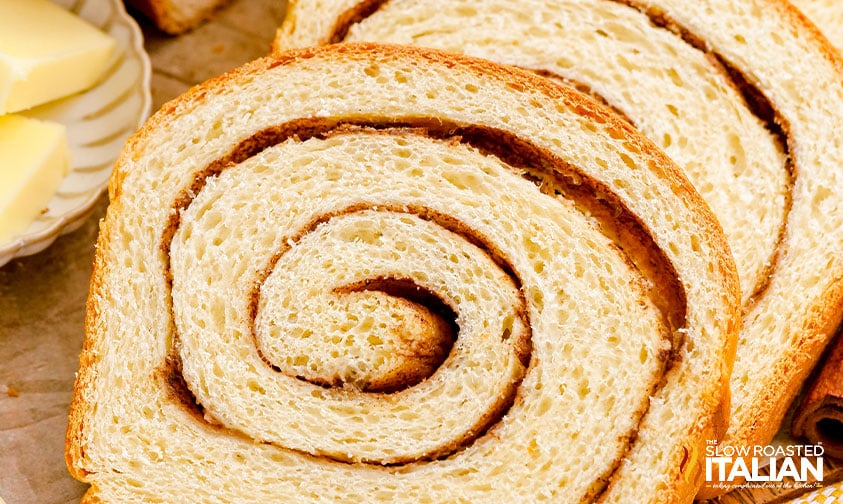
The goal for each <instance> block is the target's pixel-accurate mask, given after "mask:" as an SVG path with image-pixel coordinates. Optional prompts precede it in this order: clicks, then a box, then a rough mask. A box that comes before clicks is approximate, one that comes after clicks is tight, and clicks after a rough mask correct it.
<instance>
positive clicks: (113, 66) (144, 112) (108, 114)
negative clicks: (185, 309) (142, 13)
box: [0, 0, 152, 266]
mask: <svg viewBox="0 0 843 504" xmlns="http://www.w3.org/2000/svg"><path fill="white" fill-rule="evenodd" d="M51 1H52V2H53V3H56V4H58V5H60V6H62V7H64V8H66V9H68V10H70V11H72V12H74V13H76V14H77V15H78V16H80V17H82V18H84V19H86V20H87V21H88V22H90V23H92V24H93V25H94V26H97V27H99V28H100V29H101V30H103V31H104V32H106V33H108V34H109V35H111V36H112V37H114V39H115V40H117V51H115V54H114V56H112V59H111V62H110V63H109V66H108V70H107V71H106V73H105V74H104V75H103V77H102V79H101V80H100V82H99V84H97V85H96V86H95V87H93V88H91V89H89V90H88V91H85V92H83V93H80V94H77V95H74V96H70V97H68V98H64V99H61V100H57V101H55V102H51V103H49V104H46V105H42V106H40V107H37V108H34V109H31V110H28V111H26V112H24V113H23V114H24V115H27V116H30V117H35V118H39V119H49V120H52V121H56V122H60V123H62V124H64V125H65V126H67V136H68V144H69V147H70V158H71V167H70V171H69V172H68V174H67V175H66V176H65V178H64V180H63V181H62V183H61V185H60V186H59V188H58V190H57V191H56V194H54V195H53V197H52V199H50V202H49V203H48V206H47V211H46V212H45V213H43V214H42V215H41V216H40V217H39V218H38V219H37V220H36V221H35V222H33V223H32V224H30V226H29V227H28V228H27V229H26V230H25V231H24V232H23V233H22V234H21V235H19V236H17V237H15V238H14V239H12V240H11V241H9V242H7V243H0V266H2V265H3V264H6V263H7V262H9V261H11V260H12V259H14V258H16V257H21V256H25V255H30V254H35V253H37V252H40V251H42V250H44V249H45V248H46V247H47V246H49V245H50V244H51V243H53V241H55V239H56V238H57V237H58V236H59V235H61V234H64V233H68V232H70V231H73V230H74V229H76V228H77V227H79V225H81V224H82V221H83V220H84V219H85V217H87V216H88V214H89V213H90V211H91V210H92V208H93V206H94V204H95V203H96V202H97V199H98V198H99V197H100V195H101V194H102V192H103V191H104V190H105V188H106V187H107V185H108V178H109V176H110V175H111V168H112V165H113V164H114V161H115V160H116V159H117V155H118V154H119V153H120V150H121V149H122V148H123V144H124V143H125V141H126V138H128V136H129V135H130V134H132V133H133V132H134V131H135V130H136V129H137V128H138V127H139V126H140V125H141V124H142V123H143V122H144V121H145V120H146V118H147V117H148V116H149V112H150V109H151V107H152V97H151V94H150V87H149V82H150V74H151V65H150V62H149V56H148V55H147V54H146V52H145V51H144V49H143V35H142V34H141V31H140V28H138V25H137V23H135V20H134V19H132V18H131V17H130V16H129V15H128V14H127V13H126V10H125V8H124V7H123V3H122V1H120V0H51Z"/></svg>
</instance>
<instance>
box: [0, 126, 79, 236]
mask: <svg viewBox="0 0 843 504" xmlns="http://www.w3.org/2000/svg"><path fill="white" fill-rule="evenodd" d="M69 164H70V163H69V155H68V149H67V133H66V130H65V127H64V126H63V125H61V124H58V123H54V122H47V121H38V120H35V119H29V118H26V117H23V116H20V115H5V116H0V244H3V243H6V242H8V241H9V240H11V239H12V238H14V236H15V235H17V234H20V233H21V232H22V231H24V230H25V229H26V228H27V227H28V226H29V224H31V223H32V222H33V221H34V220H35V219H36V218H37V217H38V215H39V214H40V213H41V212H42V211H43V210H44V209H45V208H46V206H47V203H48V202H49V201H50V198H51V197H52V196H53V194H54V193H55V192H56V189H57V188H58V186H59V184H60V183H61V181H62V178H63V177H64V175H65V173H67V170H68V167H69Z"/></svg>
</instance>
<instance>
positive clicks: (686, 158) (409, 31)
mask: <svg viewBox="0 0 843 504" xmlns="http://www.w3.org/2000/svg"><path fill="white" fill-rule="evenodd" d="M816 3H820V2H816ZM836 5H840V3H839V2H838V3H836ZM344 40H375V41H384V42H395V43H403V44H417V45H425V46H432V47H437V48H440V49H446V50H450V51H459V52H465V53H468V54H471V55H474V56H479V57H484V58H488V59H492V60H496V61H498V62H503V63H508V64H512V65H517V66H520V67H524V68H528V69H531V70H533V71H535V72H537V73H539V74H542V75H545V76H547V77H549V78H552V79H555V80H557V81H564V82H567V83H569V84H571V85H573V86H576V87H579V88H582V89H585V90H588V91H590V92H591V93H593V94H595V95H597V96H598V97H599V98H600V99H602V100H603V101H605V102H607V103H608V104H609V105H611V106H612V107H614V108H615V109H617V110H618V111H620V112H621V113H622V114H623V115H624V116H626V118H627V119H628V120H629V122H631V123H632V124H633V125H635V126H636V127H637V128H638V129H640V130H641V131H642V132H643V133H644V134H645V135H647V136H648V137H649V138H650V139H651V140H653V141H654V142H655V143H656V144H657V145H658V146H660V147H661V148H663V149H664V150H665V152H666V153H667V154H668V155H669V156H670V157H671V158H672V159H674V160H675V161H676V162H677V163H678V164H679V165H680V166H682V167H683V168H684V170H685V171H686V173H687V174H688V177H689V178H690V180H691V181H692V183H693V184H694V185H695V187H696V188H697V189H698V190H699V191H700V193H701V194H702V195H703V197H704V199H705V200H706V201H707V202H708V204H709V205H710V206H711V208H712V210H713V211H714V213H715V214H716V215H717V216H718V219H719V220H720V222H721V224H722V225H723V228H724V230H725V232H726V235H727V237H728V239H729V245H730V247H731V249H732V252H733V253H734V256H735V261H736V263H737V266H738V272H739V274H740V279H741V287H742V300H743V312H744V315H745V317H744V322H743V329H742V331H741V337H740V343H739V346H738V350H737V358H736V364H735V366H736V367H735V373H734V375H733V378H732V389H733V390H732V395H733V403H732V404H733V416H732V420H731V427H730V431H729V433H728V435H727V439H726V443H728V444H732V445H736V446H751V445H758V444H761V445H763V444H766V443H767V442H769V441H770V439H771V438H772V436H773V434H774V433H775V432H776V430H777V429H778V428H779V425H780V423H781V420H782V418H783V416H784V413H785V410H786V409H787V407H788V405H789V404H790V402H791V401H792V399H793V398H794V396H795V395H796V393H797V391H798V389H799V387H800V386H801V384H802V382H803V380H804V379H805V377H806V376H807V374H808V373H809V372H810V370H811V368H812V367H813V365H814V364H815V362H816V361H817V359H818V358H819V356H820V354H821V352H822V350H823V348H824V347H825V345H826V343H827V342H828V340H829V339H830V337H831V335H832V334H833V332H834V330H835V328H836V327H837V324H838V321H839V320H840V317H841V313H843V311H841V301H843V282H840V281H839V280H840V278H841V276H843V208H841V202H843V183H841V181H840V176H841V175H840V174H841V171H840V168H841V166H843V145H841V141H840V138H841V137H840V133H839V132H840V131H843V112H842V111H843V73H842V72H841V68H843V63H841V61H840V58H839V57H838V56H837V55H836V54H834V51H833V49H832V48H831V47H830V46H829V45H828V43H827V42H826V41H824V40H822V39H821V37H819V36H818V33H817V32H816V30H815V29H814V28H812V27H811V26H809V25H808V24H807V23H806V21H805V19H804V18H802V17H801V16H800V15H799V14H798V12H796V11H795V10H794V9H793V7H792V6H791V5H790V4H788V3H787V2H785V1H780V0H738V1H732V0H703V1H696V2H686V1H681V0H650V1H643V0H640V1H639V0H615V1H612V0H553V1H546V0H525V1H523V2H517V3H515V2H509V1H506V0H448V1H436V0H433V1H427V0H425V1H419V0H391V1H389V2H383V1H354V0H296V1H295V2H293V3H292V5H291V7H290V10H289V14H288V17H287V20H286V21H285V23H284V25H283V26H282V27H281V28H280V29H279V32H278V36H277V39H276V46H277V47H290V46H299V45H308V44H316V43H319V44H322V43H330V42H338V41H344ZM711 483H714V482H711ZM735 483H736V484H737V483H740V482H739V481H736V482H735ZM726 487H728V485H726V486H725V487H721V489H722V488H726ZM712 490H719V489H712Z"/></svg>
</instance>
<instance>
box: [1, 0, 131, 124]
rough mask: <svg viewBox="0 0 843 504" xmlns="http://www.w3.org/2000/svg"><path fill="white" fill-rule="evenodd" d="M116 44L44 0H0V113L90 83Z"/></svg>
mask: <svg viewBox="0 0 843 504" xmlns="http://www.w3.org/2000/svg"><path fill="white" fill-rule="evenodd" d="M116 45H117V44H116V41H115V40H114V39H113V38H112V37H110V36H109V35H107V34H105V33H103V32H101V31H100V30H98V29H97V28H96V27H94V26H93V25H91V24H89V23H88V22H87V21H85V20H83V19H82V18H79V17H77V16H76V15H74V14H72V13H70V12H68V11H66V10H64V9H62V8H61V7H58V6H57V5H53V4H52V3H50V2H48V1H47V0H0V114H5V113H9V112H16V111H19V110H24V109H28V108H30V107H34V106H36V105H40V104H42V103H46V102H48V101H52V100H55V99H57V98H61V97H64V96H68V95H71V94H74V93H76V92H79V91H83V90H85V89H87V88H89V87H91V86H93V85H94V84H95V83H96V81H97V79H98V78H99V77H100V75H102V73H103V72H104V71H105V68H106V65H107V64H108V62H109V58H110V56H111V54H112V53H113V52H114V50H115V47H116Z"/></svg>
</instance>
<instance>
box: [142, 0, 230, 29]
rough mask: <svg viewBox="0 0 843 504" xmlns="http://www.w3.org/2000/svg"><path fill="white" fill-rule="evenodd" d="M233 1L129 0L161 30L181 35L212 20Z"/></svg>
mask: <svg viewBox="0 0 843 504" xmlns="http://www.w3.org/2000/svg"><path fill="white" fill-rule="evenodd" d="M230 1H231V0H128V4H129V5H130V6H132V7H133V8H135V9H137V10H138V11H139V12H141V13H142V14H143V15H144V16H146V17H147V18H149V20H150V21H152V22H153V23H154V24H155V26H157V27H158V29H159V30H161V31H163V32H165V33H169V34H170V35H180V34H182V33H185V32H187V31H190V30H192V29H194V28H196V27H198V26H199V25H201V24H202V23H204V22H205V21H208V20H209V19H211V18H212V17H213V16H214V15H215V14H216V13H217V11H218V10H219V9H221V8H222V7H223V6H224V5H225V4H227V3H228V2H230Z"/></svg>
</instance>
